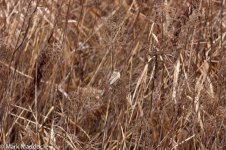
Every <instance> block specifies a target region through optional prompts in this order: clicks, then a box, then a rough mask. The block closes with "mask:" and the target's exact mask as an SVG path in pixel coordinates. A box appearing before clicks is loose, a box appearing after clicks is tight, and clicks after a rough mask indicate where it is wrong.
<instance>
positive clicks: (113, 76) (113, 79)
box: [109, 71, 120, 85]
mask: <svg viewBox="0 0 226 150" xmlns="http://www.w3.org/2000/svg"><path fill="white" fill-rule="evenodd" d="M118 79H120V72H118V71H113V73H112V74H111V77H110V79H109V82H110V85H112V84H114V83H115V82H116V81H117V80H118Z"/></svg>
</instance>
